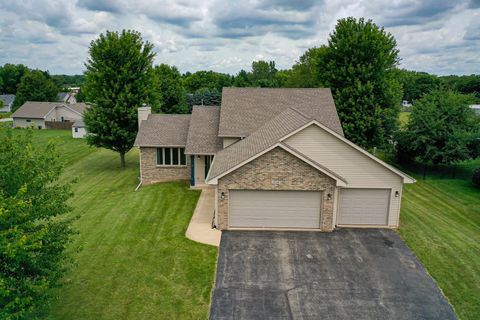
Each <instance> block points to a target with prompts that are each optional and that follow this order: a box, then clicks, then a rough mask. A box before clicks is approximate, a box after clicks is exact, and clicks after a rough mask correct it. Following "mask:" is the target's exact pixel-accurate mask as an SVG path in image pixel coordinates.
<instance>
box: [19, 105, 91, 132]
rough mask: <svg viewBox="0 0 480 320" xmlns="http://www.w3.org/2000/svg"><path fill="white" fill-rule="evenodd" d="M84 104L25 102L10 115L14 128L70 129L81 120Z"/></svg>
mask: <svg viewBox="0 0 480 320" xmlns="http://www.w3.org/2000/svg"><path fill="white" fill-rule="evenodd" d="M86 108H88V105H86V104H85V103H74V104H65V103H61V102H38V101H27V102H25V103H24V104H23V105H22V106H21V107H20V108H19V109H18V110H17V111H15V112H14V113H13V114H12V118H13V126H14V127H15V128H27V127H32V126H33V127H34V128H38V129H49V128H52V129H70V128H71V124H73V123H74V122H75V121H81V120H83V112H84V111H85V109H86Z"/></svg>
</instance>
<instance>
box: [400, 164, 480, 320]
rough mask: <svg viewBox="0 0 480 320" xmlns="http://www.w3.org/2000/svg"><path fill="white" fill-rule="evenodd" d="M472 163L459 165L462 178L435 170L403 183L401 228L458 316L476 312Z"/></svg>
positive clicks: (479, 238)
mask: <svg viewBox="0 0 480 320" xmlns="http://www.w3.org/2000/svg"><path fill="white" fill-rule="evenodd" d="M476 166H478V167H480V161H479V160H477V161H470V162H466V163H464V164H462V165H459V166H458V168H457V177H460V178H461V179H439V176H440V173H439V172H442V170H438V172H435V173H433V174H432V175H429V176H427V180H420V179H419V180H418V181H417V183H415V184H412V185H405V189H404V195H403V202H402V212H401V216H400V220H401V226H400V229H399V231H400V234H401V236H402V237H403V238H404V239H405V241H406V243H407V244H408V246H409V247H410V248H411V249H412V250H413V251H414V252H415V254H416V255H417V256H418V258H419V259H420V261H421V262H422V264H423V265H424V266H425V267H426V268H427V270H428V272H429V273H430V275H431V276H432V277H433V278H434V279H435V281H436V282H437V283H438V285H439V286H440V288H441V289H442V291H443V292H444V294H445V295H446V296H447V297H448V299H449V301H450V303H451V304H452V305H453V307H454V309H455V311H456V313H457V315H458V316H459V317H460V319H472V320H473V319H479V317H480V190H479V189H474V188H473V186H472V184H471V182H470V180H469V178H470V175H471V169H472V168H474V167H476ZM444 169H445V168H444ZM449 171H450V172H451V171H452V170H449ZM450 172H448V173H445V176H448V175H450ZM467 173H468V174H467Z"/></svg>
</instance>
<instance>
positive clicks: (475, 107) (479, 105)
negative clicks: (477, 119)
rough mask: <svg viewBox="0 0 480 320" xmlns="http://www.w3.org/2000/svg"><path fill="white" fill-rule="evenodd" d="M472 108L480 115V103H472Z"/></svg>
mask: <svg viewBox="0 0 480 320" xmlns="http://www.w3.org/2000/svg"><path fill="white" fill-rule="evenodd" d="M470 108H471V109H472V110H473V112H475V114H476V115H477V116H480V104H472V105H470Z"/></svg>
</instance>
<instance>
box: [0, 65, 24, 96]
mask: <svg viewBox="0 0 480 320" xmlns="http://www.w3.org/2000/svg"><path fill="white" fill-rule="evenodd" d="M28 70H29V69H28V68H27V67H26V66H24V65H23V64H16V65H15V64H11V63H7V64H5V65H4V66H3V67H1V68H0V77H1V78H2V82H3V85H2V87H1V88H2V89H1V92H2V93H9V94H16V93H17V86H18V85H19V84H20V80H21V79H22V77H23V76H24V75H25V73H26V72H27V71H28Z"/></svg>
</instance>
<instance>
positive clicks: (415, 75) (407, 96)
mask: <svg viewBox="0 0 480 320" xmlns="http://www.w3.org/2000/svg"><path fill="white" fill-rule="evenodd" d="M394 73H395V75H396V76H395V77H396V79H397V80H398V81H399V82H400V83H401V84H402V87H403V100H407V101H409V102H413V101H415V100H418V99H420V98H421V97H422V96H423V95H424V94H426V93H429V92H431V91H433V90H437V89H439V88H440V87H441V84H442V81H441V80H440V79H439V78H438V77H437V76H435V75H432V74H428V73H426V72H416V71H410V70H405V69H397V70H396V71H395V72H394Z"/></svg>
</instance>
